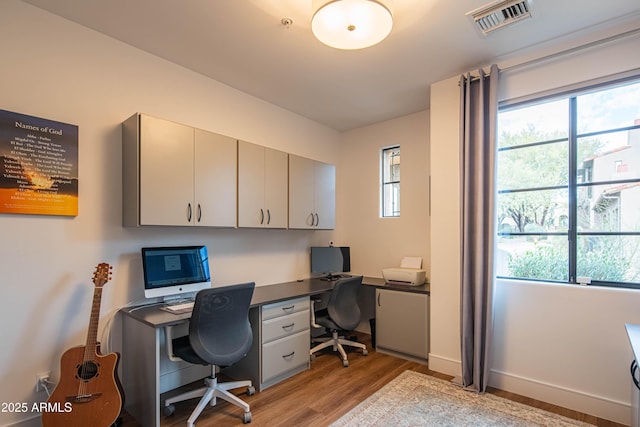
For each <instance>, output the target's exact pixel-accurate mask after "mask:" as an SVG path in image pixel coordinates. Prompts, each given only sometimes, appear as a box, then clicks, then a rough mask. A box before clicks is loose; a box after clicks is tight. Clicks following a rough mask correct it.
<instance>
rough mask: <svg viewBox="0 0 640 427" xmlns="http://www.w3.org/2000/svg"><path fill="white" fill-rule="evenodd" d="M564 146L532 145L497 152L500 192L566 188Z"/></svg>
mask: <svg viewBox="0 0 640 427" xmlns="http://www.w3.org/2000/svg"><path fill="white" fill-rule="evenodd" d="M567 146H568V142H567V141H563V142H556V143H552V144H544V145H534V146H532V147H524V148H516V149H511V150H505V151H500V152H498V183H499V186H500V188H499V189H500V190H516V189H524V188H531V187H552V186H558V185H567V183H568V179H569V160H568V159H569V154H568V149H567Z"/></svg>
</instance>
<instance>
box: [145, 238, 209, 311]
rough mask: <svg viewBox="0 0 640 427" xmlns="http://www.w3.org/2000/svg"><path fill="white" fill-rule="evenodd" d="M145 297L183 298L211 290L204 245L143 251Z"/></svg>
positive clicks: (146, 249)
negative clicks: (206, 289) (202, 290)
mask: <svg viewBox="0 0 640 427" xmlns="http://www.w3.org/2000/svg"><path fill="white" fill-rule="evenodd" d="M142 270H143V272H144V296H145V298H154V297H164V298H166V299H169V298H171V297H176V298H178V297H182V298H183V297H185V296H187V294H191V293H195V292H197V291H199V290H201V289H205V288H210V287H211V275H210V273H209V255H208V253H207V247H206V246H175V247H157V248H142Z"/></svg>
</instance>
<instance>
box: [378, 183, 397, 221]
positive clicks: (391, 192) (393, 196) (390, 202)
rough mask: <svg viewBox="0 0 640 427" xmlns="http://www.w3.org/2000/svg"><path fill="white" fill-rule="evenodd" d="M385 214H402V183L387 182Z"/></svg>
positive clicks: (385, 188) (385, 187)
mask: <svg viewBox="0 0 640 427" xmlns="http://www.w3.org/2000/svg"><path fill="white" fill-rule="evenodd" d="M384 201H385V203H384V210H383V214H382V215H383V216H400V183H394V184H385V186H384Z"/></svg>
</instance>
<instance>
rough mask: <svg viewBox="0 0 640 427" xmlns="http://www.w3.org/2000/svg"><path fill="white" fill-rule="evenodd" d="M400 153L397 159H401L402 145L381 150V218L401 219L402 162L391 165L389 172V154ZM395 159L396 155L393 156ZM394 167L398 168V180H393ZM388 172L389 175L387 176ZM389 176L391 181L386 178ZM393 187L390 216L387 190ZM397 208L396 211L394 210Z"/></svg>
mask: <svg viewBox="0 0 640 427" xmlns="http://www.w3.org/2000/svg"><path fill="white" fill-rule="evenodd" d="M395 150H397V151H398V154H397V157H398V158H400V144H396V145H390V146H388V147H383V148H381V149H380V218H399V217H400V169H401V160H400V161H398V163H397V164H394V163H393V161H392V162H391V163H390V164H389V170H388V171H387V153H389V152H392V151H395ZM392 156H393V157H395V156H394V155H392ZM394 166H397V169H398V173H397V176H398V178H397V179H396V180H393V179H392V177H393V176H394V172H393V171H392V169H394ZM387 172H388V174H387ZM387 175H388V176H389V177H390V179H389V180H388V181H387V180H386V178H385V177H386V176H387ZM389 186H391V192H392V193H394V196H392V200H391V214H390V215H389V214H388V212H387V209H386V206H387V196H386V194H387V188H388V187H389ZM394 206H395V209H394Z"/></svg>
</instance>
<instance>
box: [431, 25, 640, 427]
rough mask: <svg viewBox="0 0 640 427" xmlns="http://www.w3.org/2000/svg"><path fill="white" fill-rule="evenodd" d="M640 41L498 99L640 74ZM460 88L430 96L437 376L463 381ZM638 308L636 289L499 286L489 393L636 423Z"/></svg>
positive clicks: (574, 60)
mask: <svg viewBox="0 0 640 427" xmlns="http://www.w3.org/2000/svg"><path fill="white" fill-rule="evenodd" d="M638 41H639V38H638V37H637V36H636V37H633V38H627V39H623V40H619V41H617V42H614V43H608V44H605V45H602V46H600V47H597V48H591V49H589V50H585V51H582V52H578V53H573V54H571V55H567V56H564V57H560V58H557V59H555V60H553V61H545V62H541V63H538V64H537V65H535V66H528V67H523V68H520V69H512V71H509V72H507V73H504V74H503V75H502V76H501V83H500V85H501V90H500V99H501V100H505V99H510V98H515V97H522V96H528V95H531V94H534V93H537V92H543V91H547V90H552V89H555V88H559V87H562V86H565V85H571V84H574V83H578V82H582V81H588V80H592V79H597V78H600V77H604V76H606V75H609V74H613V73H619V72H625V71H628V70H632V69H638V68H640V56H638V55H637V48H638ZM514 62H518V61H517V60H515V61H514ZM498 63H499V62H498ZM499 65H501V64H500V63H499ZM457 80H458V79H457V77H454V78H451V79H448V80H444V81H442V82H439V83H437V84H434V85H433V86H432V97H431V123H432V128H431V150H432V151H431V156H432V205H433V206H432V230H433V231H432V250H431V253H432V259H431V265H432V278H433V280H432V285H431V289H432V290H431V294H432V300H431V308H432V313H431V322H430V323H431V354H430V367H431V368H432V369H434V370H440V371H442V372H447V373H450V374H453V375H457V374H459V373H460V350H459V346H460V344H459V334H460V324H459V320H458V318H459V309H458V308H457V307H458V305H459V299H460V295H459V275H458V270H459V267H458V265H459V250H458V248H457V247H455V246H456V245H457V244H458V242H459V237H458V236H459V235H458V228H459V219H458V218H459V217H458V215H457V209H458V204H457V203H458V194H459V186H458V182H457V181H456V179H457V175H456V174H457V171H456V173H454V172H453V171H452V170H451V168H452V167H453V165H455V164H456V162H458V158H459V157H458V156H459V153H458V144H459V135H458V131H457V128H458V124H459V119H458V117H459V110H458V104H459V101H458V84H457ZM441 156H442V157H441ZM447 188H448V189H449V191H447ZM443 205H450V206H451V207H452V213H451V215H450V217H446V215H445V214H446V211H445V210H444V208H443V209H439V207H441V206H443ZM436 207H438V208H436ZM446 236H449V238H450V239H451V246H449V245H445V246H444V247H442V246H440V244H439V243H438V240H442V239H444V238H445V237H446ZM436 246H438V247H441V248H442V250H439V251H436V250H435V247H436ZM639 306H640V291H636V290H625V289H607V288H597V287H589V288H582V287H577V286H569V285H557V284H556V285H551V284H541V283H527V282H522V281H498V282H497V284H496V288H495V307H494V338H493V344H492V354H493V361H492V365H491V368H492V370H491V376H490V385H492V386H495V387H498V388H501V389H503V390H508V391H512V392H515V393H518V394H521V395H525V396H531V397H534V398H536V399H539V400H542V401H546V402H550V403H554V404H557V405H561V406H564V407H568V408H572V409H576V410H579V411H582V412H585V413H588V414H593V415H596V416H599V417H602V418H606V419H609V420H613V421H616V422H620V423H625V424H629V421H630V409H629V404H630V390H631V388H630V387H631V386H630V383H631V379H630V377H629V374H628V372H629V369H628V368H629V364H630V362H631V360H632V353H631V350H630V348H629V343H628V340H627V338H626V334H625V330H624V324H625V323H640V311H639V310H638V307H639ZM450 310H451V311H454V310H455V313H452V312H451V311H450ZM453 340H455V342H454V341H453Z"/></svg>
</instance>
